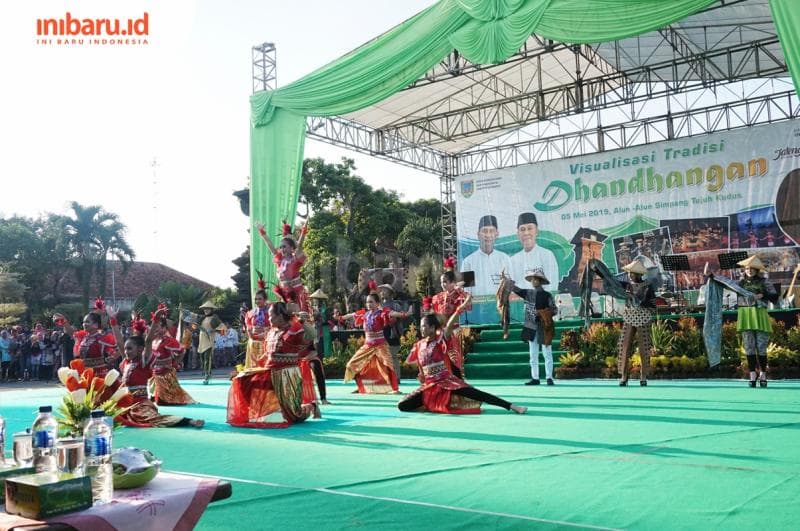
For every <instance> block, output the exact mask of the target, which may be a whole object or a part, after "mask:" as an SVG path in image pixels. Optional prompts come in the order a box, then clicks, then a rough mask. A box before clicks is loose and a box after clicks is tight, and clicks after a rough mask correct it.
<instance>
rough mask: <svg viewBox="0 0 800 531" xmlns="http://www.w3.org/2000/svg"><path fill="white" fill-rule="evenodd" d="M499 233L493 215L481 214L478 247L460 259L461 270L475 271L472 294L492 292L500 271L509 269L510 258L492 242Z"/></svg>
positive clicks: (497, 282) (494, 289)
mask: <svg viewBox="0 0 800 531" xmlns="http://www.w3.org/2000/svg"><path fill="white" fill-rule="evenodd" d="M499 234H500V233H499V231H498V230H497V218H496V217H495V216H491V215H487V216H483V217H482V218H481V219H480V221H478V242H479V243H480V248H479V249H478V250H477V251H475V252H474V253H472V254H471V255H469V256H467V257H466V258H464V260H462V261H461V271H462V272H464V271H474V272H475V286H474V287H473V288H472V294H473V295H488V294H493V293H494V292H495V291H496V290H497V286H498V284H499V282H500V273H502V272H503V271H506V272H509V271H511V260H510V259H509V258H508V255H507V254H506V253H504V252H502V251H498V250H497V249H495V248H494V242H495V240H497V237H498V235H499Z"/></svg>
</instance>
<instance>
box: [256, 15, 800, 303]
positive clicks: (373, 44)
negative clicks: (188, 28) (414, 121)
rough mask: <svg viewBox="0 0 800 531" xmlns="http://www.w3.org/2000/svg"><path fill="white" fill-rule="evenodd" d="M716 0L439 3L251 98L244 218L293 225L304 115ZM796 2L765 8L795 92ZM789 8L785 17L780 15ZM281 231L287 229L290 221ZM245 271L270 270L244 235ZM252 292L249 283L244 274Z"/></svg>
mask: <svg viewBox="0 0 800 531" xmlns="http://www.w3.org/2000/svg"><path fill="white" fill-rule="evenodd" d="M714 2H716V0H440V1H439V2H438V3H436V4H434V5H433V6H431V7H429V8H428V9H426V10H424V11H422V12H420V13H418V14H417V15H415V16H414V17H412V18H410V19H408V20H407V21H405V22H404V23H402V24H400V25H399V26H397V27H395V28H393V29H391V30H389V31H388V32H386V33H384V34H382V35H380V36H379V37H377V38H376V39H374V40H372V41H370V42H368V43H366V44H365V45H363V46H361V47H360V48H357V49H356V50H354V51H352V52H350V53H349V54H347V55H345V56H343V57H341V58H340V59H338V60H336V61H334V62H332V63H330V64H328V65H326V66H324V67H322V68H320V69H318V70H316V71H314V72H312V73H311V74H309V75H308V76H306V77H304V78H302V79H299V80H297V81H295V82H293V83H291V84H289V85H287V86H285V87H283V88H280V89H278V90H275V91H265V92H259V93H256V94H254V95H253V96H252V97H251V99H250V103H251V128H252V133H251V160H252V163H251V181H250V211H251V217H252V219H253V222H254V223H255V222H256V221H262V222H264V224H265V225H266V226H267V230H268V232H269V233H270V234H271V235H277V234H278V231H279V228H280V222H281V220H282V219H284V218H287V219H289V220H291V219H293V218H294V213H295V209H296V205H297V197H298V193H299V189H300V177H301V172H302V163H303V142H304V138H305V120H306V117H307V116H336V115H340V114H345V113H349V112H354V111H357V110H359V109H363V108H365V107H368V106H370V105H373V104H375V103H377V102H379V101H382V100H384V99H386V98H388V97H389V96H391V95H392V94H395V93H396V92H398V91H400V90H402V89H403V88H405V87H406V86H408V85H409V84H410V83H412V82H413V81H415V80H417V79H419V78H420V77H421V76H422V75H423V74H425V72H427V71H428V70H430V69H431V68H432V67H433V66H434V65H436V63H437V62H439V61H440V60H441V59H442V58H443V57H444V56H446V55H447V54H448V53H449V52H450V51H451V50H453V49H456V50H458V51H459V53H460V54H461V55H462V56H464V57H465V58H467V59H469V60H470V61H472V62H474V63H479V64H489V63H499V62H502V61H504V60H505V59H506V58H507V57H509V56H510V55H511V54H513V53H514V52H516V51H517V50H518V49H519V48H520V46H522V44H523V43H524V42H525V41H526V40H527V38H528V36H530V34H531V33H536V34H537V35H539V36H541V37H544V38H547V39H553V40H555V41H560V42H568V43H593V42H601V41H609V40H616V39H622V38H625V37H630V36H633V35H638V34H641V33H645V32H648V31H652V30H654V29H656V28H659V27H663V26H665V25H668V24H671V23H673V22H675V21H677V20H680V19H682V18H685V17H687V16H689V15H691V14H693V13H696V12H697V11H700V10H702V9H704V8H706V7H708V6H709V5H711V4H713V3H714ZM797 3H798V0H770V6H771V8H772V13H773V17H774V18H775V24H776V26H777V29H778V34H779V36H780V39H781V44H782V45H783V49H784V53H785V55H786V57H787V62H788V64H789V68H790V70H791V71H792V72H793V74H794V80H795V87H798V86H800V84H799V80H798V75H800V41H799V40H798V28H800V14H799V13H800V9H797ZM790 4H792V5H793V7H794V9H792V8H790ZM290 222H291V221H290ZM251 237H252V246H251V266H250V268H251V272H254V271H255V269H259V270H260V271H262V272H263V273H264V275H265V278H266V280H267V281H268V282H274V281H275V279H274V275H275V269H274V266H273V264H272V261H271V259H270V257H269V254H268V253H267V252H266V247H265V246H264V244H263V243H262V242H261V241H260V239H259V237H258V233H257V232H256V231H255V230H251ZM251 278H252V282H253V288H255V282H256V276H255V274H254V273H253V274H252V275H251Z"/></svg>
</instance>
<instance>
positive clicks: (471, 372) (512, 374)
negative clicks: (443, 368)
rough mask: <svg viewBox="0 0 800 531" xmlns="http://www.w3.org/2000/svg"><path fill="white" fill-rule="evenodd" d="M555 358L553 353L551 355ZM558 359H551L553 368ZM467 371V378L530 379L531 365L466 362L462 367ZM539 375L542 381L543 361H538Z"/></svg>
mask: <svg viewBox="0 0 800 531" xmlns="http://www.w3.org/2000/svg"><path fill="white" fill-rule="evenodd" d="M553 357H554V358H555V355H554V356H553ZM558 365H559V363H558V360H557V359H556V360H553V368H555V367H558ZM464 369H465V372H466V373H467V380H478V379H485V380H489V379H502V378H506V379H514V380H516V379H519V380H525V381H527V380H530V379H531V366H530V365H529V364H528V363H527V360H526V362H525V363H468V364H467V366H466V367H465V368H464ZM539 377H540V378H541V379H542V383H544V379H545V372H544V361H542V362H541V363H539Z"/></svg>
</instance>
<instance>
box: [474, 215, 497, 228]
mask: <svg viewBox="0 0 800 531" xmlns="http://www.w3.org/2000/svg"><path fill="white" fill-rule="evenodd" d="M484 227H494V228H497V218H496V217H494V216H492V215H491V214H489V215H486V216H483V217H481V219H480V221H478V230H481V229H482V228H484Z"/></svg>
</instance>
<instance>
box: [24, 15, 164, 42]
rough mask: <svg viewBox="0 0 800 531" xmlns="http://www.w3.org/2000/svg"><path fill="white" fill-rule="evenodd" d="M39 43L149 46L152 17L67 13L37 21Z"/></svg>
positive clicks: (37, 40) (37, 39)
mask: <svg viewBox="0 0 800 531" xmlns="http://www.w3.org/2000/svg"><path fill="white" fill-rule="evenodd" d="M36 36H37V38H36V44H43V45H54V44H55V45H109V44H111V45H132V44H133V45H138V44H145V45H146V44H148V37H149V36H150V14H149V13H147V12H145V13H144V14H143V15H142V16H141V17H139V18H81V17H76V16H73V15H72V13H70V12H69V11H67V13H66V14H65V15H64V16H63V17H62V18H39V19H36Z"/></svg>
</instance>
